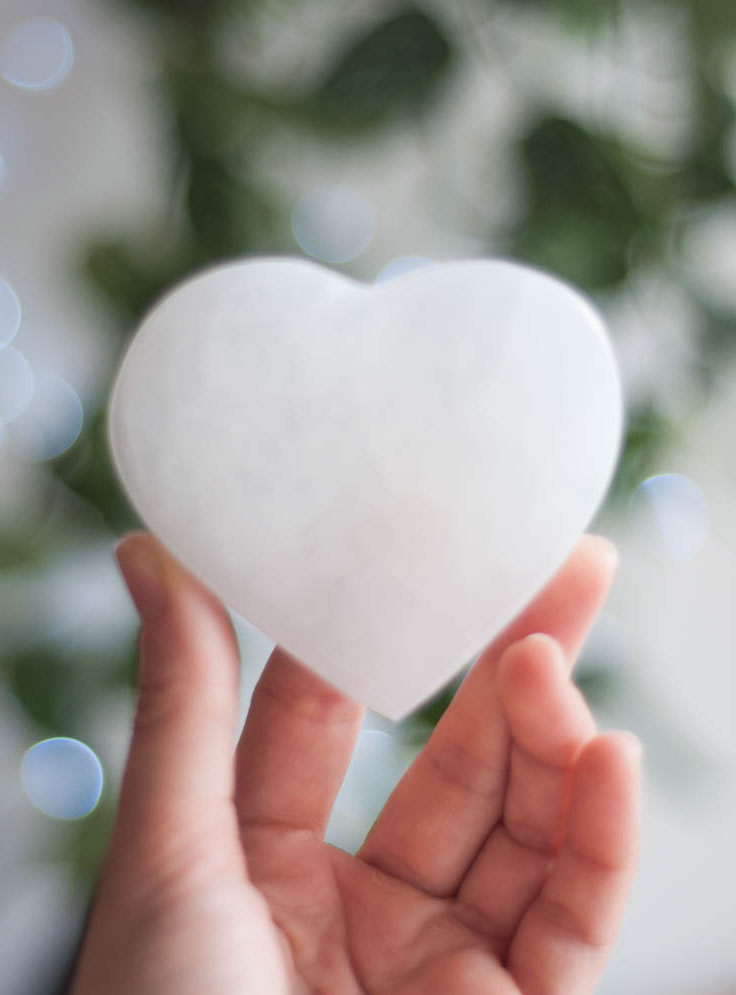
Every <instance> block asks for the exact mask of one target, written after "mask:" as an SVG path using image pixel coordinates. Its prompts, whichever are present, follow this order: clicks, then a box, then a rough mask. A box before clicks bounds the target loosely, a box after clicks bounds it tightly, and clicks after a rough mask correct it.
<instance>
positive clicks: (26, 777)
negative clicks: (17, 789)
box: [20, 736, 104, 820]
mask: <svg viewBox="0 0 736 995" xmlns="http://www.w3.org/2000/svg"><path fill="white" fill-rule="evenodd" d="M20 777H21V783H22V785H23V790H24V791H25V793H26V796H27V797H28V800H29V801H30V802H31V804H33V805H35V807H36V808H37V809H38V810H39V811H41V812H43V813H44V815H48V816H50V817H51V818H52V819H66V820H72V819H83V818H84V817H85V816H86V815H89V814H90V812H92V811H93V810H94V809H95V807H96V805H97V803H98V802H99V800H100V795H101V794H102V786H103V783H104V775H103V772H102V764H101V763H100V761H99V759H98V758H97V755H96V754H95V753H94V751H93V750H91V749H90V748H89V746H87V745H86V744H85V743H82V742H80V740H78V739H70V738H68V737H66V736H58V737H55V738H54V739H44V740H42V741H41V742H40V743H36V744H35V746H32V747H31V748H30V749H29V750H27V751H26V754H25V756H24V757H23V760H22V762H21V769H20Z"/></svg>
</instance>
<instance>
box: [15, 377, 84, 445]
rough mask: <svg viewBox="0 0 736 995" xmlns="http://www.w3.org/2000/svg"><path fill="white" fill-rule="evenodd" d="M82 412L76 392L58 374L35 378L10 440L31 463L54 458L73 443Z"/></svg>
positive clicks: (82, 416)
mask: <svg viewBox="0 0 736 995" xmlns="http://www.w3.org/2000/svg"><path fill="white" fill-rule="evenodd" d="M83 421H84V412H83V410H82V402H81V401H80V400H79V395H78V394H77V392H76V391H75V390H74V388H73V387H72V386H71V384H69V383H67V381H66V380H64V379H63V378H62V377H57V376H53V375H50V374H44V375H42V376H39V377H37V378H36V384H35V390H34V393H33V399H32V401H31V403H30V404H29V406H28V408H27V409H26V410H25V412H24V413H23V416H22V417H21V418H19V419H18V421H17V422H16V424H15V425H14V426H13V440H14V443H15V445H16V446H17V447H18V448H19V450H20V451H21V453H22V454H23V456H25V457H26V458H27V459H30V460H33V461H35V462H41V461H43V460H49V459H54V458H55V457H56V456H60V455H61V454H62V453H63V452H66V450H67V449H69V447H70V446H72V445H73V444H74V442H76V440H77V438H78V437H79V433H80V432H81V431H82V423H83Z"/></svg>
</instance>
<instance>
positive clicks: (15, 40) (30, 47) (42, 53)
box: [0, 17, 74, 91]
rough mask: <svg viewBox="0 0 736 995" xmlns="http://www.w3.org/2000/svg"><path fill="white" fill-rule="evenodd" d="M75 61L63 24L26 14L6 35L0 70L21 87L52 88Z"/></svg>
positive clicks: (0, 56) (2, 48)
mask: <svg viewBox="0 0 736 995" xmlns="http://www.w3.org/2000/svg"><path fill="white" fill-rule="evenodd" d="M73 64H74V45H73V44H72V40H71V37H70V35H69V32H68V31H67V30H66V28H65V27H64V25H63V24H61V23H60V22H59V21H56V20H54V18H52V17H29V18H28V20H26V21H21V22H20V23H19V24H16V25H15V26H14V27H12V28H10V30H9V31H8V32H7V34H6V35H5V37H4V39H3V41H2V45H1V46H0V73H2V76H3V77H4V78H5V79H6V80H7V81H8V83H12V84H13V86H17V87H19V88H20V89H21V90H36V91H42V90H52V89H54V87H56V86H58V85H59V84H60V83H63V81H64V80H65V79H66V78H67V76H68V75H69V73H70V72H71V68H72V66H73Z"/></svg>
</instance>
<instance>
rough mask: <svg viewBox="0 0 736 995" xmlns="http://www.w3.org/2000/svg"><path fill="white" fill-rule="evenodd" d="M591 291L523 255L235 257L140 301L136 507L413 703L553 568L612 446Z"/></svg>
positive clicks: (125, 369) (113, 429)
mask: <svg viewBox="0 0 736 995" xmlns="http://www.w3.org/2000/svg"><path fill="white" fill-rule="evenodd" d="M621 426H622V400H621V391H620V384H619V378H618V374H617V369H616V363H615V360H614V356H613V353H612V350H611V347H610V344H609V341H608V339H607V337H606V334H605V331H604V329H603V326H602V324H601V322H600V320H599V319H598V317H597V316H596V313H595V311H594V310H593V309H592V307H591V306H590V305H589V304H588V303H587V302H586V301H585V300H583V299H582V298H581V297H580V296H578V295H577V294H576V293H575V292H574V291H572V290H571V289H570V288H569V287H567V286H565V285H564V284H562V283H560V282H559V281H557V280H555V279H554V278H552V277H550V276H546V275H544V274H542V273H540V272H537V271H536V270H532V269H528V268H526V267H523V266H519V265H516V264H513V263H510V262H500V261H472V262H454V263H445V264H441V265H436V266H432V267H429V268H427V269H424V270H420V271H415V272H413V273H411V274H409V275H408V276H405V277H403V278H401V279H398V280H395V281H391V282H388V283H385V284H382V285H380V286H379V287H368V286H365V285H362V284H358V283H355V282H354V281H352V280H349V279H347V278H345V277H343V276H340V275H336V274H335V273H333V272H330V271H328V270H325V269H323V268H321V267H319V266H316V265H314V264H312V263H308V262H305V261H303V260H296V259H252V260H248V261H245V262H237V263H234V264H231V265H225V266H221V267H219V268H217V269H213V270H210V271H208V272H205V273H202V274H200V275H198V276H195V277H194V278H193V279H192V280H190V281H188V282H187V283H184V284H183V285H182V286H179V287H178V288H176V289H175V290H174V291H173V292H172V293H170V294H169V295H168V296H167V297H165V298H164V300H163V301H162V302H161V303H160V304H158V306H157V307H155V308H154V310H153V311H152V312H151V313H150V314H149V315H148V317H147V318H146V319H145V321H144V322H143V324H142V326H141V328H140V330H139V331H138V333H137V335H136V336H135V338H134V339H133V341H132V343H131V345H130V347H129V349H128V352H127V354H126V356H125V359H124V361H123V364H122V367H121V369H120V372H119V375H118V378H117V382H116V385H115V388H114V392H113V396H112V401H111V408H110V435H111V443H112V451H113V455H114V459H115V462H116V464H117V467H118V470H119V473H120V476H121V478H122V481H123V485H124V487H125V489H126V491H127V493H128V494H129V496H130V499H131V501H132V503H133V505H134V506H135V507H136V509H137V510H138V512H139V513H140V515H141V517H142V518H143V520H144V521H145V522H146V523H147V525H148V526H149V527H150V528H151V530H152V531H153V532H154V533H155V534H156V535H158V536H159V538H160V539H161V540H162V541H163V542H164V543H165V544H166V545H167V546H168V547H169V549H170V550H171V551H172V552H173V553H174V554H175V555H176V556H177V557H178V558H179V559H180V560H181V561H182V562H183V563H184V564H185V565H186V566H188V567H189V568H190V569H191V570H192V571H193V572H194V573H195V574H197V575H198V576H199V577H200V578H201V579H202V580H203V581H204V582H205V583H206V584H207V585H209V587H211V588H212V590H214V591H215V592H216V593H217V594H218V595H219V596H220V597H221V598H222V599H223V600H224V601H225V602H226V603H227V604H229V605H230V606H231V607H232V608H234V609H236V610H237V611H238V612H240V613H242V614H243V615H245V616H246V617H247V618H248V619H249V620H250V621H251V622H252V623H253V624H254V625H255V626H257V627H258V628H259V629H262V630H263V631H264V632H265V633H267V634H268V635H269V636H271V637H272V638H273V639H275V640H276V641H277V642H279V643H280V644H281V645H282V646H284V648H285V649H287V650H288V651H289V652H291V653H292V654H293V655H294V656H296V657H297V658H299V659H300V660H301V661H303V662H304V663H305V664H306V665H308V666H309V667H311V668H312V669H313V670H314V671H316V672H317V673H319V674H320V675H322V676H323V677H324V678H326V679H327V680H328V681H330V682H332V683H333V684H334V685H336V686H337V687H339V688H340V689H342V690H343V691H344V692H346V693H347V694H348V695H350V696H352V697H354V698H356V699H357V700H359V701H362V702H363V703H365V704H367V705H369V706H370V707H371V708H373V709H375V710H376V711H378V712H381V713H383V714H384V715H386V716H388V717H390V718H394V719H397V718H400V717H402V716H404V715H405V714H406V713H407V712H408V711H409V710H411V709H412V708H414V707H415V706H417V705H418V704H419V703H420V702H422V701H423V700H424V699H426V698H427V697H428V696H429V695H431V694H432V693H433V692H434V691H436V690H437V689H438V688H439V687H440V686H441V685H442V684H444V683H445V682H446V681H447V680H448V679H449V678H450V677H451V676H452V675H453V674H455V673H456V672H457V671H458V669H459V668H460V667H462V666H463V665H464V664H465V663H466V662H467V661H468V660H469V659H471V657H472V656H473V655H474V654H475V653H477V652H478V651H479V650H480V649H481V648H482V647H483V646H484V645H485V644H486V643H487V642H488V641H489V640H490V639H491V638H492V637H493V636H494V635H495V634H496V633H497V632H498V631H499V630H500V629H501V628H502V627H503V626H504V624H505V623H507V622H508V621H509V620H510V619H511V618H512V617H513V616H514V615H515V614H516V613H517V612H518V611H519V610H520V609H521V608H522V607H523V605H524V604H525V603H526V602H527V601H528V600H529V599H530V598H531V597H532V595H533V594H534V593H535V592H536V591H537V590H538V589H539V588H540V587H541V586H542V584H543V583H544V582H545V581H546V580H547V578H548V577H549V576H550V575H551V574H552V573H553V572H554V570H555V569H556V568H557V566H558V565H559V564H560V563H561V562H562V560H563V559H564V558H565V556H566V555H567V553H568V552H569V551H570V549H571V548H572V546H573V545H574V543H575V541H576V540H577V538H578V536H579V535H580V533H581V532H582V531H583V530H584V528H585V527H586V525H587V524H588V522H589V521H590V519H591V517H592V516H593V514H594V513H595V511H596V509H597V507H598V505H599V503H600V501H601V499H602V497H603V495H604V493H605V491H606V488H607V486H608V483H609V481H610V477H611V473H612V470H613V468H614V465H615V461H616V457H617V453H618V448H619V444H620V436H621Z"/></svg>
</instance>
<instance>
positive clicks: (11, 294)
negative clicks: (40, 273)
mask: <svg viewBox="0 0 736 995" xmlns="http://www.w3.org/2000/svg"><path fill="white" fill-rule="evenodd" d="M1 170H2V163H0V183H1V182H2V175H1ZM20 318H21V309H20V301H19V300H18V295H17V294H16V292H15V291H14V290H13V288H12V287H11V286H10V284H9V283H8V282H7V281H6V280H3V279H2V277H0V349H2V348H3V347H4V346H6V345H9V344H10V343H11V342H12V341H13V339H14V338H15V336H16V333H17V331H18V329H19V328H20Z"/></svg>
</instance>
